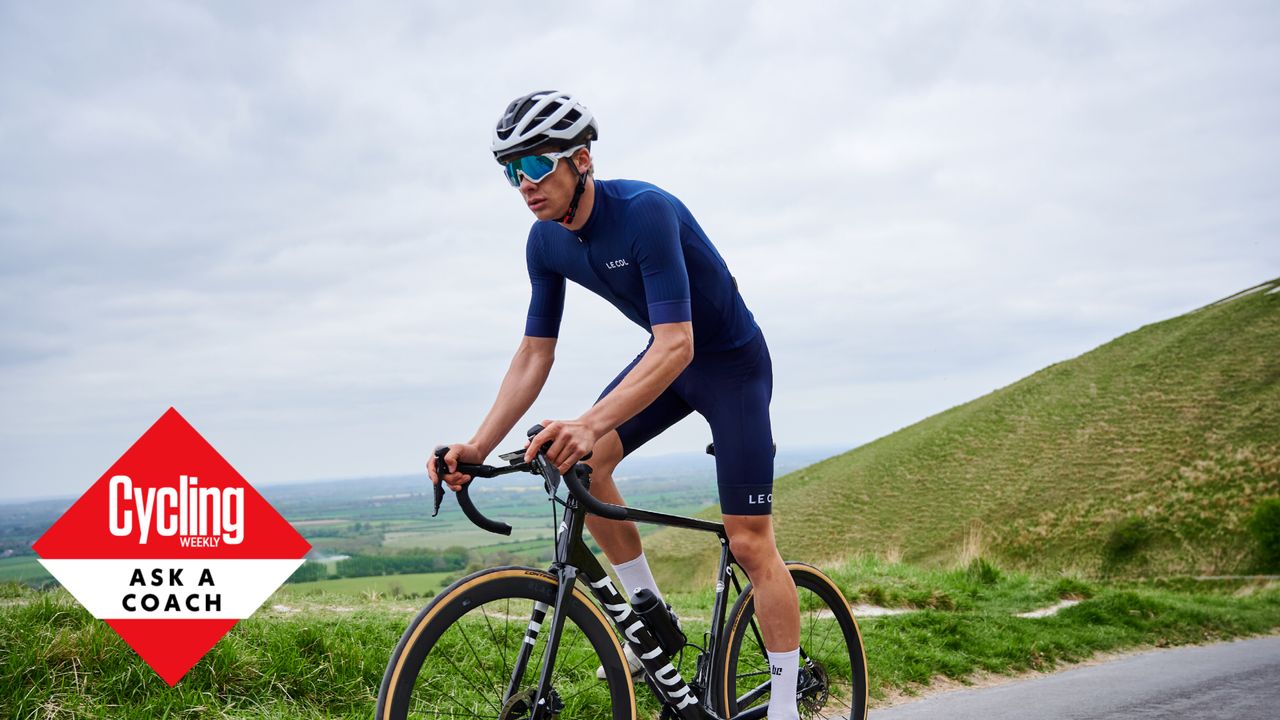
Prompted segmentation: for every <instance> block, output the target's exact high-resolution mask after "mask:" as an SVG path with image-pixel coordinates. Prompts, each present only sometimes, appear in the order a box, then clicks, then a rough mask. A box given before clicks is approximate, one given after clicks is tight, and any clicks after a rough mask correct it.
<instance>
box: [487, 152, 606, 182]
mask: <svg viewBox="0 0 1280 720" xmlns="http://www.w3.org/2000/svg"><path fill="white" fill-rule="evenodd" d="M584 147H586V145H578V146H576V147H571V148H569V149H568V150H565V151H562V152H553V153H544V154H542V155H525V156H524V157H520V158H516V159H515V160H512V161H511V162H508V163H503V164H502V169H503V172H504V173H506V176H507V182H509V183H511V187H520V178H521V176H523V177H525V178H527V179H528V180H529V182H531V183H540V182H542V181H543V180H545V179H546V177H547V176H548V175H550V174H551V173H553V172H555V171H556V165H559V164H560V158H566V157H569V156H570V155H572V154H574V153H576V152H578V151H579V150H581V149H582V148H584Z"/></svg>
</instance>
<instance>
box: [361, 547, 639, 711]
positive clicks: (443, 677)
mask: <svg viewBox="0 0 1280 720" xmlns="http://www.w3.org/2000/svg"><path fill="white" fill-rule="evenodd" d="M558 583H559V581H558V580H557V579H556V577H555V576H554V575H552V574H550V573H548V572H545V571H542V570H537V569H534V568H528V567H499V568H491V569H487V570H481V571H480V572H477V573H474V574H472V575H468V576H467V577H464V578H462V579H461V580H458V581H457V582H455V583H453V584H452V585H450V586H449V587H448V588H446V589H445V590H443V591H442V592H441V593H440V594H439V595H438V596H436V597H435V598H434V599H433V600H432V601H431V602H430V603H429V604H428V605H427V606H426V607H425V608H423V610H422V611H421V612H420V613H418V616H417V617H416V618H414V620H413V622H411V623H409V627H408V628H407V629H406V630H405V632H404V635H403V636H402V637H401V638H400V642H399V643H398V644H397V645H396V649H395V651H394V652H393V653H392V655H391V659H390V661H389V662H388V663H387V670H386V673H385V674H384V675H383V678H382V685H381V688H380V689H379V692H378V705H377V710H376V712H375V715H374V717H375V718H376V719H377V720H406V719H407V718H449V719H450V720H453V719H454V718H460V717H484V718H494V717H497V718H500V719H501V718H507V719H508V720H511V719H513V718H516V717H520V716H524V715H527V711H528V707H527V705H529V704H531V696H532V692H533V690H534V689H535V688H536V687H537V684H538V678H539V675H540V673H541V668H542V655H543V652H544V651H545V649H546V638H547V635H548V634H549V632H548V630H549V629H550V627H551V620H552V613H553V612H554V605H555V597H556V590H557V587H558ZM534 603H543V604H545V605H547V606H551V607H549V608H548V609H547V610H546V612H547V616H546V618H545V619H544V621H543V622H542V623H541V628H540V631H539V632H538V635H537V641H536V642H535V643H532V644H533V645H534V648H533V650H532V653H531V657H530V659H529V662H528V666H527V668H526V670H525V672H524V673H523V675H522V678H521V681H520V687H519V689H518V690H519V691H518V692H517V693H516V694H515V696H514V697H513V698H511V699H508V700H507V701H506V702H504V698H503V696H504V695H505V694H506V689H507V682H508V680H509V678H510V675H511V674H512V667H513V665H514V660H515V656H516V653H517V652H518V651H519V650H520V648H521V647H522V646H523V645H524V644H525V643H526V642H528V641H527V640H526V630H527V629H528V628H529V627H530V619H531V618H530V613H531V611H532V609H533V608H534V607H535V605H534ZM565 620H566V622H565V623H564V630H563V632H562V633H561V638H560V645H559V649H558V650H557V653H556V663H555V667H554V668H553V676H552V689H553V690H554V691H555V692H556V693H557V696H556V699H557V700H558V701H559V702H560V703H562V704H563V708H564V709H566V710H568V711H570V712H566V713H565V714H566V716H569V715H572V716H573V717H588V718H601V719H607V720H636V703H635V688H634V686H633V685H632V681H631V674H630V672H629V671H628V668H627V661H626V658H625V657H624V656H623V654H622V647H621V646H620V645H619V644H618V640H617V637H615V635H614V633H613V631H612V629H611V628H610V626H609V624H608V622H607V621H606V620H605V617H604V615H603V614H602V613H601V611H600V609H599V608H597V607H596V606H595V604H594V603H592V602H591V601H590V600H589V599H588V598H587V596H586V595H585V594H584V593H583V592H582V590H581V589H580V588H578V587H575V588H574V591H573V595H572V596H571V599H570V601H569V603H568V612H567V615H566V618H565ZM597 665H603V666H604V668H605V681H604V682H603V683H602V682H600V681H599V680H597V679H596V667H597ZM526 695H527V696H528V697H525V696H526ZM522 698H523V700H522ZM520 702H525V707H521V705H520Z"/></svg>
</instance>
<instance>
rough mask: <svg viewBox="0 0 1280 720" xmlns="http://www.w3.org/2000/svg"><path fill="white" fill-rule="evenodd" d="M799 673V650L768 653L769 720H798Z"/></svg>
mask: <svg viewBox="0 0 1280 720" xmlns="http://www.w3.org/2000/svg"><path fill="white" fill-rule="evenodd" d="M799 672H800V648H796V649H795V650H792V651H791V652H780V653H776V652H771V653H769V675H770V676H771V677H770V680H769V720H800V709H799V708H798V707H796V675H797V674H798V673H799Z"/></svg>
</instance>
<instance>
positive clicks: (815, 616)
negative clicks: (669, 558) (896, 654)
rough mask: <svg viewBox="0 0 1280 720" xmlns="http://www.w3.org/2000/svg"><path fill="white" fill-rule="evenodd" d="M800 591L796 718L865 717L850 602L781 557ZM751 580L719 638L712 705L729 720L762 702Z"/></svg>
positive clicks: (765, 669)
mask: <svg viewBox="0 0 1280 720" xmlns="http://www.w3.org/2000/svg"><path fill="white" fill-rule="evenodd" d="M787 569H788V570H790V571H791V577H792V579H794V580H795V583H796V590H797V591H798V592H799V594H800V673H799V678H798V680H797V682H796V690H797V692H798V693H799V694H800V697H799V706H800V716H801V717H802V718H806V719H808V718H848V719H850V720H865V718H866V716H867V660H866V656H865V655H864V653H863V650H862V634H861V633H860V632H859V630H858V623H857V621H856V620H854V618H853V613H852V612H851V611H850V610H849V603H848V602H846V601H845V599H844V595H843V594H842V593H841V592H840V589H839V588H837V587H836V585H835V583H833V582H832V581H831V579H830V578H828V577H827V576H826V575H824V574H823V573H822V571H820V570H818V569H817V568H815V567H813V566H811V565H805V564H803V563H794V562H789V563H787ZM754 600H755V593H754V590H753V587H752V586H751V585H747V587H746V588H744V589H743V591H742V595H740V596H739V597H738V601H737V602H736V603H734V605H733V609H732V610H730V611H729V616H728V618H727V621H726V628H727V630H726V637H725V642H724V644H723V645H722V649H721V651H720V653H719V655H720V657H718V658H717V664H716V668H717V670H716V672H715V676H716V677H717V678H718V687H717V689H716V696H717V703H718V705H719V712H720V714H721V716H722V717H726V718H730V717H733V716H734V715H736V714H738V713H740V712H742V711H744V710H747V709H749V708H752V707H756V706H760V705H767V704H768V702H769V681H770V675H769V658H768V656H767V655H766V654H765V649H764V639H763V635H762V634H761V633H760V627H759V622H758V620H757V618H756V613H755V602H754Z"/></svg>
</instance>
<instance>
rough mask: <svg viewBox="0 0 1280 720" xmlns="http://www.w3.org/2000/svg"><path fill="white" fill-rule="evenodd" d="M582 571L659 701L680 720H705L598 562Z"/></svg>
mask: <svg viewBox="0 0 1280 720" xmlns="http://www.w3.org/2000/svg"><path fill="white" fill-rule="evenodd" d="M581 569H582V574H583V575H584V576H586V579H587V583H588V584H589V585H590V586H591V592H592V593H593V594H595V596H596V599H597V600H599V601H600V604H601V605H603V606H604V609H605V611H606V612H608V613H609V617H610V618H612V619H613V622H614V624H615V625H617V626H618V630H619V631H620V632H621V633H622V635H623V638H624V640H625V641H626V642H627V644H629V645H630V646H631V650H632V651H633V652H634V653H635V654H636V656H637V657H639V658H640V662H641V663H642V664H643V665H644V669H645V672H646V673H648V675H649V677H651V678H654V679H655V680H656V681H657V682H656V683H654V685H655V686H656V687H657V688H658V689H659V690H660V692H661V693H662V695H663V696H664V697H663V698H662V700H663V701H664V702H665V703H666V704H667V706H668V707H669V708H670V709H672V710H674V711H675V712H676V714H677V715H679V716H680V717H681V718H682V719H683V720H706V718H707V716H706V715H705V714H704V713H703V711H702V709H701V708H700V707H699V705H698V697H697V696H696V695H694V693H693V690H692V689H691V688H690V687H689V685H688V683H686V682H685V681H684V678H683V677H681V675H680V671H679V670H678V669H676V667H675V665H673V664H672V663H671V658H669V657H668V656H667V654H666V653H664V652H662V648H661V647H659V646H658V641H657V639H656V638H654V637H653V634H652V633H650V632H649V628H647V627H645V625H644V623H643V622H642V621H641V620H640V616H639V615H637V614H636V613H635V612H634V611H633V610H632V609H631V605H629V604H628V603H627V601H626V600H625V599H623V597H622V595H621V594H619V593H618V589H617V588H615V587H614V586H613V580H612V579H610V578H609V575H608V573H606V572H605V571H604V568H603V567H601V566H600V562H599V561H598V560H596V559H595V557H594V556H591V558H590V560H589V561H588V560H585V559H584V561H583V562H582V568H581Z"/></svg>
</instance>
